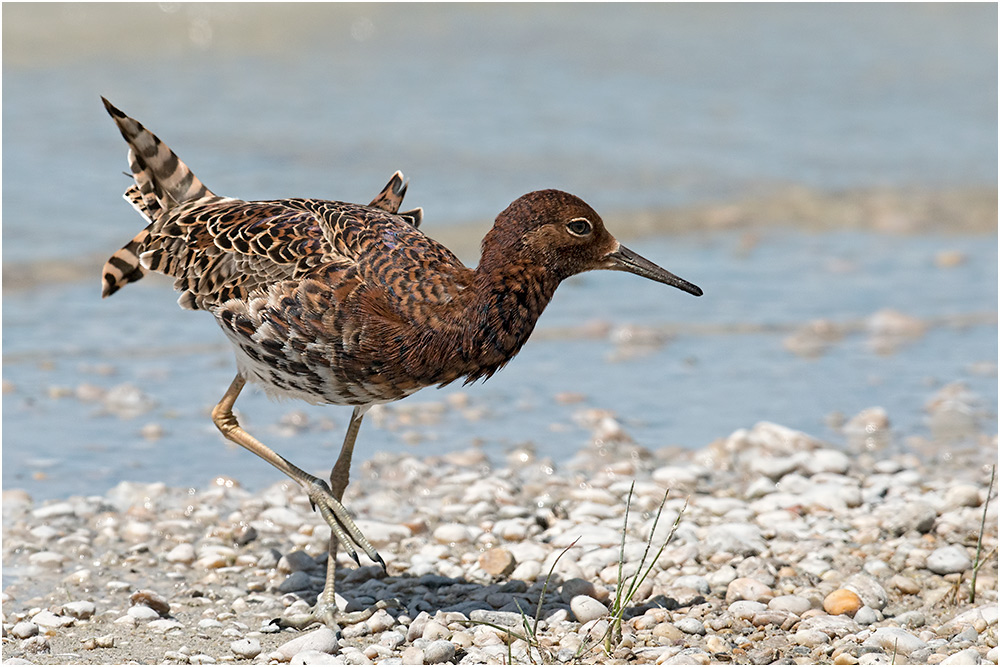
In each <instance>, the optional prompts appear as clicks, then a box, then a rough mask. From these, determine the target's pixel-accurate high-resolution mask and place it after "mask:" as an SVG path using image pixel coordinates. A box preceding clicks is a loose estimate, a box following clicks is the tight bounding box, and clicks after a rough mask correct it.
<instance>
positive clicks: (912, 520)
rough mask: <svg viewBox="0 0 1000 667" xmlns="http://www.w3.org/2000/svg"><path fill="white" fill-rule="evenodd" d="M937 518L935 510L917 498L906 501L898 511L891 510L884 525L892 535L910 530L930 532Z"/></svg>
mask: <svg viewBox="0 0 1000 667" xmlns="http://www.w3.org/2000/svg"><path fill="white" fill-rule="evenodd" d="M936 520H937V512H936V511H934V508H933V507H931V506H930V505H928V504H927V503H925V502H923V501H920V500H917V501H914V502H910V503H906V504H905V505H903V506H902V507H901V508H899V511H897V512H893V513H892V514H890V515H889V516H888V517H886V521H885V524H884V527H885V529H886V530H888V531H889V532H890V533H891V534H892V535H902V534H903V533H906V532H908V531H911V530H915V531H917V532H918V533H927V532H930V530H931V528H933V527H934V522H935V521H936Z"/></svg>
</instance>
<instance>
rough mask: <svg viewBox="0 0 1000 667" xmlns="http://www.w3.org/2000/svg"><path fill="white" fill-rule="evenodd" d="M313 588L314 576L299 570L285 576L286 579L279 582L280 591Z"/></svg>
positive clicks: (286, 591)
mask: <svg viewBox="0 0 1000 667" xmlns="http://www.w3.org/2000/svg"><path fill="white" fill-rule="evenodd" d="M310 588H312V578H311V577H310V576H309V574H308V573H306V572H303V571H302V570H298V571H296V572H292V573H291V574H290V575H288V576H287V577H285V580H284V581H282V582H281V583H280V584H278V592H279V593H295V592H296V591H305V590H309V589H310Z"/></svg>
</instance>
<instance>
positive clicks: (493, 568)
mask: <svg viewBox="0 0 1000 667" xmlns="http://www.w3.org/2000/svg"><path fill="white" fill-rule="evenodd" d="M479 567H481V568H483V570H484V571H485V572H487V573H489V574H492V575H493V576H505V575H508V574H510V573H511V572H513V571H514V568H515V567H517V561H516V560H515V559H514V555H513V554H512V553H511V552H509V551H507V550H506V549H504V548H503V547H497V548H495V549H490V550H488V551H484V552H483V553H482V554H481V555H480V556H479ZM425 653H426V652H425Z"/></svg>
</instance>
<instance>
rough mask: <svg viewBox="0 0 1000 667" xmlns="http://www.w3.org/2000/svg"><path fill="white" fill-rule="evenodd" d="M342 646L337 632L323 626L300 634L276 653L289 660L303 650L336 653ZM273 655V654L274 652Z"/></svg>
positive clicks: (281, 658) (285, 660)
mask: <svg viewBox="0 0 1000 667" xmlns="http://www.w3.org/2000/svg"><path fill="white" fill-rule="evenodd" d="M339 646H340V642H339V641H338V640H337V635H336V633H335V632H334V631H333V630H331V629H330V628H328V627H326V626H323V627H321V628H319V629H318V630H313V631H312V632H309V633H306V634H304V635H299V636H298V637H295V639H292V640H291V641H287V642H285V643H284V644H282V645H281V646H279V647H278V648H277V649H275V651H274V653H275V654H278V656H280V657H279V658H278V659H279V660H282V661H283V662H287V661H289V660H291V659H292V658H293V657H295V654H297V653H299V652H301V651H319V652H320V653H336V652H337V649H338V648H339ZM272 655H273V654H272Z"/></svg>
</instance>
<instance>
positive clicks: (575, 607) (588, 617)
mask: <svg viewBox="0 0 1000 667" xmlns="http://www.w3.org/2000/svg"><path fill="white" fill-rule="evenodd" d="M569 608H570V610H571V611H572V612H573V615H574V616H576V620H577V621H579V622H580V623H587V622H588V621H593V620H596V619H599V618H601V617H603V616H606V615H607V613H608V608H607V607H605V606H604V605H603V604H601V603H600V602H599V601H598V600H595V599H594V598H592V597H590V596H589V595H577V596H576V597H574V598H573V599H572V600H570V603H569Z"/></svg>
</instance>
